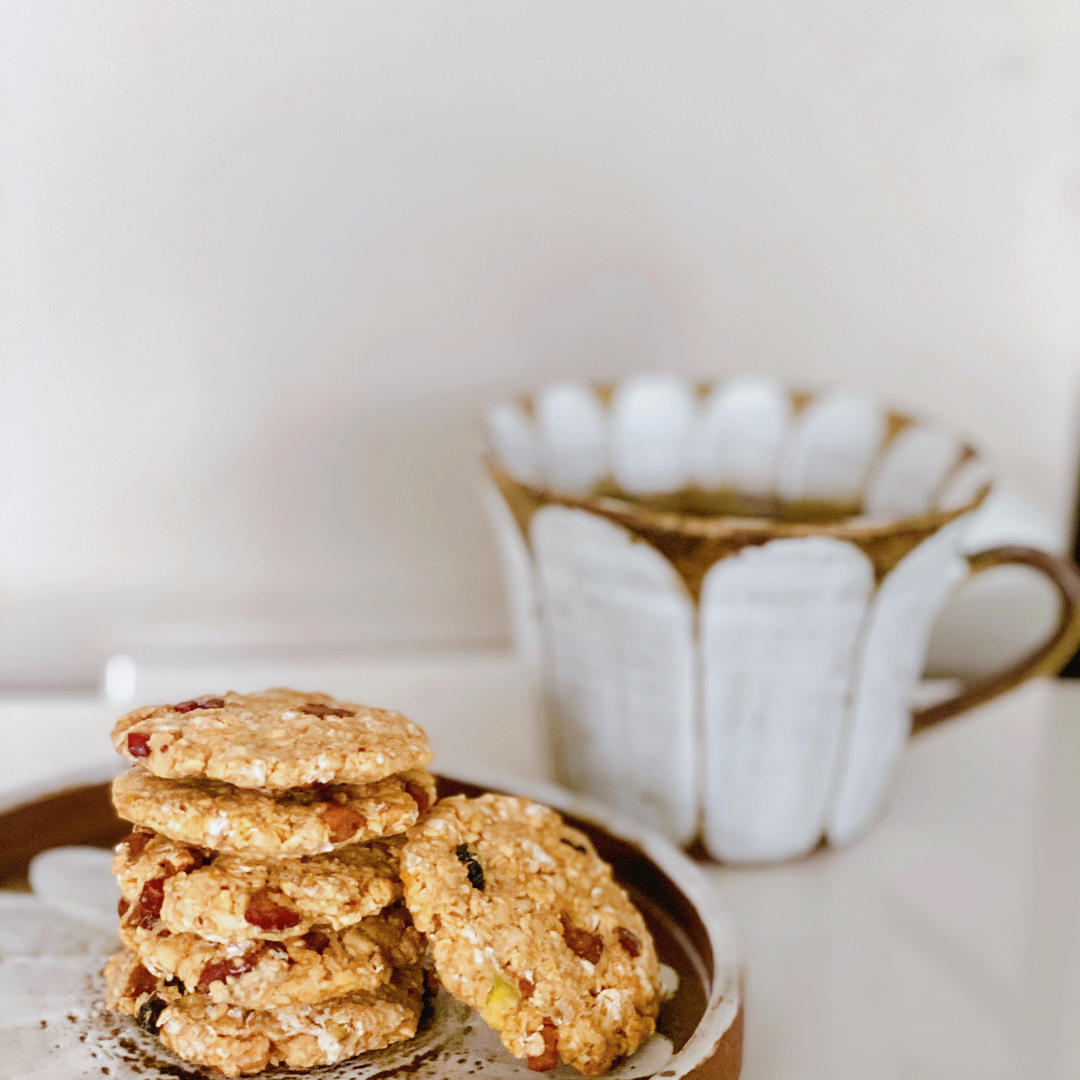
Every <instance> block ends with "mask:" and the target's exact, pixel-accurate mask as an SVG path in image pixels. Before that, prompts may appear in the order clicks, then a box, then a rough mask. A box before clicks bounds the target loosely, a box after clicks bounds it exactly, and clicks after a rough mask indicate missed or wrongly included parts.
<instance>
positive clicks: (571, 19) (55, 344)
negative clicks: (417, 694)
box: [0, 0, 1080, 683]
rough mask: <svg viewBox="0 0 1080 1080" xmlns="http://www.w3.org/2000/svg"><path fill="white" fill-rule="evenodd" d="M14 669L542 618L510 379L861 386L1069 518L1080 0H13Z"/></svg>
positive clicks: (0, 58) (4, 535)
mask: <svg viewBox="0 0 1080 1080" xmlns="http://www.w3.org/2000/svg"><path fill="white" fill-rule="evenodd" d="M0 13H2V15H0V19H2V23H0V77H2V79H3V83H2V91H0V92H2V93H3V100H2V101H0V197H2V203H0V215H2V216H0V241H2V242H0V251H2V264H0V265H2V271H0V273H2V278H0V305H2V307H0V364H2V370H0V374H2V383H0V386H2V393H0V590H2V591H0V603H2V605H3V611H4V614H3V617H0V680H5V681H8V682H24V683H32V682H39V681H44V680H59V681H77V680H79V679H82V678H88V677H90V676H91V675H92V674H93V673H94V672H95V671H96V669H97V665H98V663H99V661H100V659H101V658H102V657H103V656H104V655H105V654H107V653H108V652H109V651H110V650H111V649H113V648H125V647H132V646H137V645H145V644H147V643H155V642H157V643H162V642H168V641H174V642H181V643H189V644H190V643H194V642H196V641H201V642H204V643H211V644H213V643H214V642H235V641H252V642H277V643H279V644H289V643H296V642H310V643H337V644H341V645H351V646H358V645H359V646H369V647H370V646H375V645H381V644H397V643H423V644H433V645H435V644H441V643H446V642H451V641H453V642H470V641H479V640H492V639H497V638H499V637H500V636H501V635H502V634H503V633H504V622H503V615H502V610H501V599H500V587H499V580H498V575H497V573H496V571H495V567H494V553H493V546H492V544H491V543H490V541H489V539H488V536H487V529H486V523H485V522H484V520H483V519H482V517H481V515H480V513H479V510H478V503H477V500H476V498H475V492H474V483H473V481H474V472H475V454H476V446H477V429H476V427H475V418H476V416H477V414H478V411H479V410H480V408H481V407H482V405H483V403H484V402H486V401H488V400H490V399H492V398H493V397H496V396H499V395H501V394H503V393H506V392H508V391H516V390H519V389H523V388H527V387H530V386H533V385H535V384H537V383H539V382H542V381H545V380H547V379H549V378H551V377H554V376H558V375H566V374H576V375H611V374H614V373H617V372H620V371H627V370H634V369H640V368H643V367H655V366H663V367H669V366H670V367H676V368H679V369H683V370H686V371H689V372H694V373H715V372H720V371H726V370H734V369H739V368H746V367H762V368H765V369H768V370H773V371H777V372H780V373H783V374H787V375H790V376H791V377H793V378H795V379H797V380H799V381H802V382H808V381H810V382H828V381H853V382H855V383H858V384H860V385H862V386H867V387H870V388H873V389H877V390H879V391H881V392H882V393H884V394H886V395H889V396H891V397H893V398H896V399H899V400H900V401H901V402H904V403H907V404H909V405H912V406H914V407H915V408H917V409H922V410H925V411H929V412H932V413H935V414H937V415H938V416H941V417H943V418H945V419H947V420H949V421H951V422H953V423H954V424H955V425H956V426H958V427H960V428H962V429H964V430H966V431H967V432H968V433H969V434H971V435H972V436H973V437H974V438H975V439H976V440H977V441H978V442H980V443H981V444H983V445H984V446H985V447H986V448H987V449H988V450H989V451H990V454H991V456H992V457H995V458H996V459H997V461H998V464H999V468H1000V471H1001V472H1002V473H1003V474H1004V475H1005V476H1006V477H1007V478H1008V479H1009V480H1010V481H1011V482H1012V483H1014V484H1015V485H1017V486H1018V487H1020V488H1022V489H1023V490H1025V491H1027V492H1029V493H1030V494H1031V495H1032V497H1033V498H1034V499H1035V501H1036V502H1038V503H1039V504H1041V505H1042V506H1043V507H1045V508H1046V509H1047V511H1048V512H1049V513H1051V514H1052V515H1054V517H1055V520H1056V521H1057V522H1058V523H1059V525H1060V526H1061V527H1062V529H1064V523H1065V521H1066V519H1067V515H1068V509H1069V504H1070V501H1071V495H1072V492H1073V489H1074V486H1075V473H1074V460H1075V449H1076V447H1075V443H1076V439H1075V437H1074V434H1073V426H1072V421H1073V412H1074V406H1075V404H1076V400H1077V390H1076V356H1077V344H1078V341H1080V323H1078V314H1077V308H1078V305H1077V302H1076V298H1077V296H1078V295H1080V254H1078V252H1080V247H1078V233H1080V229H1078V224H1080V221H1078V218H1080V94H1078V91H1080V6H1078V5H1076V4H1075V3H1073V2H1072V0H1040V2H1031V0H1027V2H1025V0H989V2H988V0H978V2H977V0H940V2H935V3H929V2H915V3H906V4H897V3H894V2H891V0H869V2H860V3H856V2H854V0H820V2H817V3H813V4H807V3H802V2H796V0H757V2H755V3H730V2H729V3H724V2H711V3H693V2H687V0H676V2H670V3H664V4H660V3H653V4H636V3H627V2H625V0H597V2H592V3H585V4H582V3H569V2H558V0H545V2H542V3H520V2H513V0H489V2H484V3H480V2H472V0H457V2H455V3H452V4H447V3H433V2H417V0H413V2H410V3H408V4H396V3H385V2H372V3H360V2H349V3H331V2H325V0H323V2H318V3H312V4H301V3H297V2H285V0H258V2H256V0H243V2H237V0H232V2H209V0H200V2H196V3H184V4H173V3H164V2H151V0H132V2H115V0H113V2H97V3H92V4H90V3H84V2H82V0H24V2H21V3H20V2H15V3H12V2H10V0H8V2H6V3H3V4H0Z"/></svg>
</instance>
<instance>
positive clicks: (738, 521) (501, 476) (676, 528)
mask: <svg viewBox="0 0 1080 1080" xmlns="http://www.w3.org/2000/svg"><path fill="white" fill-rule="evenodd" d="M717 384H718V383H717V381H713V380H708V379H705V380H693V381H692V382H691V385H692V386H693V389H694V393H695V395H696V396H697V397H698V398H699V399H703V398H705V397H706V396H707V395H708V393H709V392H710V391H711V390H713V389H714V388H715V387H716V386H717ZM582 385H583V386H585V387H587V388H588V389H590V390H592V392H593V393H594V394H596V396H597V397H598V398H599V399H600V401H601V402H602V403H603V405H604V407H605V409H607V407H608V406H610V404H611V401H612V399H613V397H614V396H615V391H616V390H617V389H618V387H619V383H618V382H616V381H603V380H601V381H597V382H586V383H583V384H582ZM777 385H778V386H780V387H782V389H783V390H784V391H785V392H786V393H787V394H788V396H789V398H790V399H791V404H792V407H793V411H794V413H795V415H798V414H799V413H800V412H802V411H803V409H804V408H805V407H806V406H807V405H808V404H809V403H810V402H811V401H812V400H814V399H815V398H819V397H821V396H822V395H824V394H828V393H831V392H832V391H833V390H834V389H835V388H834V387H829V386H820V387H816V388H807V387H802V386H787V385H785V384H784V383H782V382H779V381H778V382H777ZM536 393H538V391H537V392H534V393H531V394H524V395H520V396H517V397H513V398H510V399H508V400H509V401H511V402H513V403H514V404H516V405H518V406H519V407H520V408H522V409H523V410H524V411H525V412H526V413H527V414H528V415H529V416H530V417H531V416H533V415H534V413H535V408H534V406H535V400H536ZM880 408H881V410H882V412H883V413H884V414H885V420H886V422H887V424H888V434H887V435H886V438H885V440H884V443H883V444H882V449H884V447H886V446H888V445H889V444H890V443H891V442H892V441H893V440H894V439H895V438H896V436H897V435H899V434H900V432H902V431H903V430H905V429H906V428H909V427H912V426H913V425H915V424H918V423H922V422H923V421H922V420H920V418H919V417H917V416H915V415H914V414H912V413H908V412H904V411H902V410H900V409H890V408H888V407H887V406H885V405H883V404H882V405H880ZM972 460H979V461H984V460H985V458H983V456H982V455H981V454H980V453H979V452H978V450H977V449H976V448H975V447H974V446H973V445H972V444H971V443H970V442H968V441H967V440H966V439H964V440H960V443H959V453H958V455H957V458H956V460H955V461H954V462H953V464H952V466H951V468H950V474H951V473H953V472H955V471H956V470H957V469H958V468H960V467H961V466H962V465H965V464H966V463H967V462H969V461H972ZM483 461H484V465H485V467H486V469H487V471H488V473H489V474H490V475H491V477H492V479H493V480H494V481H495V482H496V483H497V484H498V485H499V486H500V487H503V488H505V487H506V486H511V487H516V488H518V489H519V490H520V491H522V492H523V493H524V494H525V495H527V496H528V497H529V498H530V500H532V501H533V502H536V503H553V504H555V505H557V506H570V507H575V508H577V509H580V510H589V511H592V512H594V513H600V514H603V515H604V516H605V517H607V518H610V519H611V520H612V521H618V522H620V523H622V524H624V525H627V526H630V527H631V528H633V527H635V526H636V527H638V528H644V529H653V530H656V531H658V532H664V533H671V534H673V535H681V536H694V537H700V538H704V539H710V540H715V539H722V538H725V537H730V536H735V535H741V536H747V535H751V536H767V537H774V536H832V537H836V538H839V539H844V540H860V539H872V538H875V539H876V538H880V537H884V536H896V535H903V534H905V533H920V534H929V533H931V532H935V531H936V530H938V529H940V528H941V527H942V526H943V525H947V524H948V523H949V522H950V521H955V520H956V519H957V518H958V517H962V516H963V515H964V514H967V513H970V512H971V511H972V510H976V509H978V508H979V507H980V506H981V505H982V503H983V502H984V500H985V499H986V497H987V495H989V493H990V491H991V489H992V488H993V486H994V481H993V478H989V479H988V480H987V481H986V482H985V483H984V484H982V485H981V486H980V487H979V489H978V490H977V491H976V492H975V494H974V495H973V496H972V497H971V498H970V499H969V500H968V501H967V502H966V503H964V504H963V505H962V506H959V507H955V508H953V509H950V510H926V511H924V512H923V513H921V514H913V515H910V516H908V517H902V518H891V519H888V520H879V519H872V520H871V519H867V518H864V517H863V516H862V515H861V514H854V515H851V516H850V517H845V518H841V519H839V520H835V521H823V522H811V521H781V520H778V519H776V518H771V517H767V516H756V517H755V516H750V517H742V516H732V515H728V514H695V513H689V512H685V511H681V510H661V509H658V508H656V507H651V506H644V505H642V504H641V503H638V502H635V501H634V500H633V499H630V498H620V497H619V496H617V495H592V494H584V495H582V494H573V493H572V492H568V491H559V490H557V489H555V488H549V487H547V486H546V485H544V484H533V483H530V482H529V481H527V480H519V479H518V478H517V477H516V476H514V475H513V474H512V473H511V472H510V471H509V470H508V469H506V467H505V466H504V465H502V464H501V463H500V462H499V461H498V460H497V459H496V458H495V455H494V453H493V452H492V451H491V450H490V448H489V449H488V451H487V453H485V454H484V458H483Z"/></svg>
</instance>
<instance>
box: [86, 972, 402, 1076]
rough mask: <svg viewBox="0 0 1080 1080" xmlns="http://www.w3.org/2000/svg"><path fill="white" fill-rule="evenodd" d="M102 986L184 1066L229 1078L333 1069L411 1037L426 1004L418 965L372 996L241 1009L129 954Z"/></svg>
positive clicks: (116, 1005) (111, 1000)
mask: <svg viewBox="0 0 1080 1080" xmlns="http://www.w3.org/2000/svg"><path fill="white" fill-rule="evenodd" d="M105 986H106V1004H107V1005H108V1006H109V1008H111V1009H115V1010H117V1011H118V1012H121V1013H125V1014H126V1015H128V1016H134V1017H135V1018H136V1022H137V1023H138V1024H139V1026H140V1027H141V1028H142V1029H143V1030H144V1031H146V1032H148V1033H149V1034H151V1035H156V1036H157V1037H158V1038H159V1039H160V1040H161V1042H162V1043H164V1044H165V1045H166V1046H167V1047H169V1049H170V1050H172V1051H173V1052H174V1053H176V1054H177V1055H179V1056H180V1057H181V1058H183V1059H184V1060H185V1061H189V1062H191V1063H193V1064H195V1065H201V1066H205V1067H209V1068H213V1069H218V1070H220V1071H221V1072H222V1073H224V1074H225V1075H226V1076H230V1077H232V1076H239V1075H241V1074H243V1073H254V1072H259V1071H261V1070H262V1069H265V1068H267V1067H269V1066H271V1065H283V1066H286V1067H287V1068H291V1069H311V1068H315V1067H316V1066H318V1065H332V1064H335V1063H337V1062H339V1061H344V1060H345V1059H346V1058H350V1057H353V1056H354V1055H355V1054H359V1053H362V1052H364V1051H366V1050H378V1049H381V1048H382V1047H385V1046H390V1045H391V1044H393V1043H396V1042H401V1041H403V1040H404V1039H409V1038H412V1036H413V1035H415V1034H416V1026H417V1023H418V1022H419V1020H420V1014H421V1011H422V1009H423V1001H424V980H423V975H422V973H421V971H420V969H419V968H415V967H414V968H403V969H401V970H400V971H397V972H395V974H394V977H393V979H392V980H391V981H390V982H388V983H386V984H385V985H383V986H381V987H379V989H378V990H374V991H361V992H359V993H355V994H347V995H345V996H343V997H336V998H331V999H330V1000H329V1001H324V1002H320V1003H318V1004H313V1005H297V1006H287V1007H282V1008H278V1009H267V1010H251V1009H240V1008H237V1007H236V1006H230V1005H225V1004H223V1003H216V1002H213V1001H211V1000H210V999H209V998H208V997H207V996H206V995H205V994H182V993H181V992H180V990H179V989H178V988H176V987H172V986H168V985H166V984H165V983H164V981H163V980H160V979H156V978H154V976H153V975H151V974H150V972H148V971H147V970H146V968H145V967H143V966H142V965H141V964H140V963H139V961H138V959H137V958H135V957H134V956H132V955H131V954H130V953H128V952H127V951H123V952H118V953H116V954H114V955H113V956H112V957H111V958H110V960H109V962H108V963H107V964H106V966H105Z"/></svg>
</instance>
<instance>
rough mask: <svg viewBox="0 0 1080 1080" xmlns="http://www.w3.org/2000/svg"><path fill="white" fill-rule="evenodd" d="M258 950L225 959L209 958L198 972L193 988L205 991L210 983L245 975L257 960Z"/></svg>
mask: <svg viewBox="0 0 1080 1080" xmlns="http://www.w3.org/2000/svg"><path fill="white" fill-rule="evenodd" d="M259 952H260V950H259V949H258V948H255V949H252V950H251V951H250V952H246V953H244V955H243V956H232V957H229V958H228V959H226V960H211V961H210V963H209V964H207V965H206V966H205V967H204V968H203V969H202V971H201V972H199V981H198V983H197V984H196V987H195V988H196V989H197V990H202V991H206V990H208V989H209V988H210V984H211V983H215V982H224V981H225V980H226V979H228V978H235V977H236V976H237V975H246V974H247V973H248V972H249V971H251V970H252V969H253V968H254V967H255V965H256V964H257V963H258V962H259Z"/></svg>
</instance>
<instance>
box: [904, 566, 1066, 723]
mask: <svg viewBox="0 0 1080 1080" xmlns="http://www.w3.org/2000/svg"><path fill="white" fill-rule="evenodd" d="M1009 563H1012V564H1019V565H1021V566H1030V567H1031V568H1032V569H1034V570H1038V571H1040V572H1041V573H1043V574H1045V575H1046V576H1047V577H1048V578H1049V579H1050V580H1051V581H1052V582H1053V583H1054V585H1055V586H1056V588H1057V591H1058V593H1059V595H1060V596H1061V615H1060V617H1059V618H1058V624H1057V627H1056V628H1055V630H1054V632H1053V633H1052V634H1051V635H1050V636H1049V637H1048V638H1047V639H1046V641H1044V642H1043V643H1042V644H1041V645H1040V646H1039V647H1038V648H1037V649H1035V650H1033V651H1032V652H1031V653H1029V654H1028V655H1027V656H1025V657H1024V658H1023V659H1022V660H1020V661H1019V662H1018V663H1016V664H1013V665H1012V666H1011V667H1008V668H1006V669H1005V670H1004V671H999V672H997V673H996V674H994V675H988V676H987V677H986V678H984V679H979V680H977V681H976V682H973V683H971V684H970V685H968V686H965V687H964V688H963V689H962V690H961V691H960V692H959V693H957V694H956V695H955V696H953V697H950V698H947V699H946V700H945V701H940V702H938V704H936V705H930V706H929V707H927V708H925V709H919V710H917V711H916V712H915V713H914V714H913V716H912V718H911V721H912V727H911V729H912V732H919V731H925V730H926V729H927V728H929V727H933V726H934V725H935V724H940V723H941V721H942V720H948V719H949V718H950V717H952V716H956V715H957V714H958V713H962V712H964V710H965V709H970V708H972V707H973V706H975V705H981V704H982V703H983V702H985V701H989V700H990V699H991V698H996V697H997V696H998V694H1004V693H1005V691H1006V690H1012V689H1013V687H1015V686H1019V685H1020V684H1021V683H1022V682H1026V681H1027V680H1028V679H1031V678H1034V677H1035V676H1036V675H1056V674H1057V673H1058V672H1059V671H1060V670H1061V669H1062V668H1063V667H1064V666H1065V665H1066V664H1067V663H1068V662H1069V660H1070V658H1071V657H1072V656H1073V654H1074V653H1075V652H1076V651H1077V648H1078V647H1080V569H1078V568H1077V567H1076V564H1075V563H1073V562H1071V561H1070V560H1068V559H1064V558H1062V557H1061V556H1060V555H1051V554H1050V553H1049V552H1046V551H1040V550H1039V549H1038V548H1031V547H1019V546H1014V545H1008V546H1005V547H995V548H988V549H987V550H986V551H980V552H978V554H975V555H969V556H968V566H969V567H970V569H971V573H972V574H979V573H982V571H983V570H989V569H990V568H991V567H993V566H1004V565H1006V564H1009Z"/></svg>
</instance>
